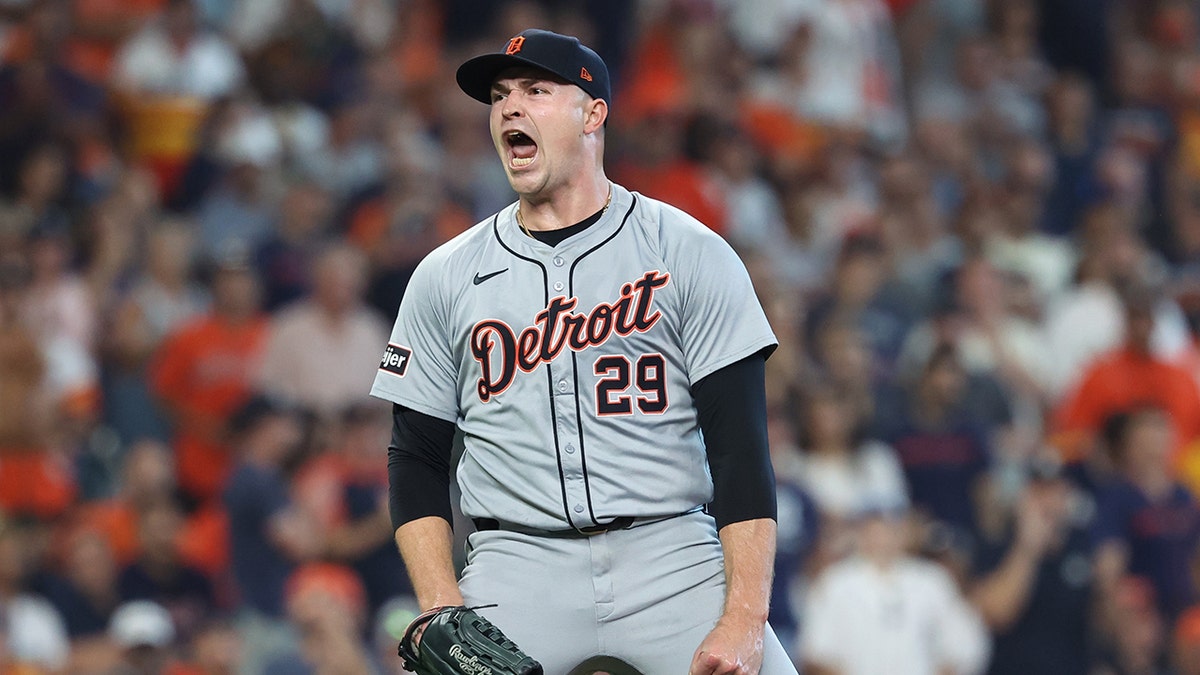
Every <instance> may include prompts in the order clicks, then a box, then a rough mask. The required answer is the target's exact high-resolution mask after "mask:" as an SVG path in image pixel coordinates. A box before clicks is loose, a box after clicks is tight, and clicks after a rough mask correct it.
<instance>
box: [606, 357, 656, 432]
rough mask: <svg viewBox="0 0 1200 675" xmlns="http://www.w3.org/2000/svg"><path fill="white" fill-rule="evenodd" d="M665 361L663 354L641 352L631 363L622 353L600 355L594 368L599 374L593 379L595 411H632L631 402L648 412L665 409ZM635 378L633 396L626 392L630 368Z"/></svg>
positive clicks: (629, 413) (621, 412)
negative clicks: (596, 378)
mask: <svg viewBox="0 0 1200 675" xmlns="http://www.w3.org/2000/svg"><path fill="white" fill-rule="evenodd" d="M665 365H666V362H665V360H664V359H663V357H662V354H643V355H642V356H640V357H638V360H637V365H636V366H633V365H632V364H631V363H630V362H629V359H628V358H626V357H625V356H621V355H615V356H601V357H600V358H598V359H596V364H595V366H594V368H593V370H594V372H595V374H596V375H599V376H601V377H600V381H599V382H597V383H596V412H597V414H598V415H600V416H603V417H607V416H609V415H632V414H633V402H634V399H635V398H636V399H637V407H638V410H640V411H642V413H644V414H647V415H659V414H662V412H663V411H665V410H666V409H667V379H666V375H665V373H664V372H663V369H664V367H665ZM631 370H632V371H634V372H633V373H632V375H633V376H634V377H635V378H636V382H634V383H633V384H636V386H637V390H638V392H640V393H639V394H638V395H637V396H636V397H635V396H631V395H629V394H627V393H625V392H626V391H628V389H629V385H630V384H631V382H630V376H631V372H630V371H631Z"/></svg>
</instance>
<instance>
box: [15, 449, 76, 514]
mask: <svg viewBox="0 0 1200 675" xmlns="http://www.w3.org/2000/svg"><path fill="white" fill-rule="evenodd" d="M75 493H76V485H75V474H74V472H73V471H72V470H71V467H70V465H69V464H68V462H67V460H66V459H65V458H63V457H60V456H58V455H57V454H55V453H52V452H48V451H45V450H35V451H30V452H13V453H6V454H4V455H3V456H0V510H3V511H4V512H5V513H9V514H14V513H19V514H25V515H32V516H36V517H38V518H43V519H49V518H53V517H55V516H58V515H61V514H63V513H64V512H65V511H66V510H67V508H69V507H70V506H71V504H72V503H74V501H75Z"/></svg>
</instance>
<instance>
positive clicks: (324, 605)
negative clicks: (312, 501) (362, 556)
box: [263, 563, 374, 675]
mask: <svg viewBox="0 0 1200 675" xmlns="http://www.w3.org/2000/svg"><path fill="white" fill-rule="evenodd" d="M287 611H288V616H289V617H290V618H291V620H292V622H294V623H295V625H296V627H297V629H298V630H299V632H300V635H301V638H300V648H299V650H298V651H297V652H295V653H293V654H288V655H285V656H281V657H278V658H276V659H275V660H273V661H271V662H270V663H268V664H267V667H266V668H265V669H264V670H263V674H264V675H309V674H311V675H325V674H333V673H371V672H374V668H373V666H372V664H371V659H370V654H369V652H368V650H367V648H366V646H365V645H364V644H363V642H362V640H361V638H360V636H361V635H362V634H363V630H364V627H365V625H366V618H367V616H368V615H367V614H366V593H365V591H364V589H363V587H362V583H361V582H360V581H359V580H358V578H357V577H356V576H355V575H354V573H353V572H351V571H350V570H348V569H346V568H344V567H339V566H337V565H333V564H329V563H312V564H309V565H305V566H303V567H300V568H299V569H297V570H296V571H295V572H294V573H293V574H292V576H291V578H290V579H288V591H287Z"/></svg>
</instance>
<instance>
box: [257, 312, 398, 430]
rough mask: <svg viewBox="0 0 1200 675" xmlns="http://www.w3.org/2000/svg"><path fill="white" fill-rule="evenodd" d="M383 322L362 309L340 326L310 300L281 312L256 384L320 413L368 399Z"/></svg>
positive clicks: (385, 334) (382, 342)
mask: <svg viewBox="0 0 1200 675" xmlns="http://www.w3.org/2000/svg"><path fill="white" fill-rule="evenodd" d="M387 341H388V330H387V324H386V323H384V321H383V319H382V318H381V317H379V316H378V315H377V314H375V313H374V312H373V311H371V310H369V309H366V308H360V309H358V310H354V311H352V312H351V314H350V316H348V317H346V319H344V320H343V321H342V323H341V324H339V325H336V326H335V325H333V323H332V322H331V320H330V319H329V318H328V317H327V316H326V315H325V313H324V312H322V311H321V310H320V309H319V308H317V306H316V305H315V304H313V303H311V302H307V301H301V302H298V303H296V304H294V305H292V306H290V307H287V308H284V309H283V310H282V311H280V313H279V314H278V315H276V316H275V318H274V319H272V321H271V329H270V335H269V337H268V339H267V348H266V353H265V356H264V359H263V365H262V370H261V371H260V374H259V383H260V386H261V387H262V388H263V390H264V391H265V392H267V393H269V394H273V395H276V396H279V397H281V398H283V399H284V400H287V401H290V402H292V403H294V404H299V405H302V406H304V407H306V408H310V409H313V410H315V411H317V412H320V413H328V414H333V413H338V412H341V411H342V410H343V409H344V408H346V407H347V406H349V405H353V404H357V403H363V402H366V401H369V400H370V399H369V398H368V397H367V390H368V389H369V388H370V386H371V380H372V379H374V377H375V371H376V369H377V368H378V367H379V350H380V345H386V344H387Z"/></svg>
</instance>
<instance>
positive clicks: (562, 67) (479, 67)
mask: <svg viewBox="0 0 1200 675" xmlns="http://www.w3.org/2000/svg"><path fill="white" fill-rule="evenodd" d="M513 66H532V67H534V68H539V69H541V70H545V71H547V72H549V73H552V74H554V75H557V76H558V77H561V78H562V79H564V80H566V81H567V82H570V83H571V84H574V85H575V86H577V87H579V88H580V89H582V90H584V91H586V92H587V93H588V95H589V96H591V97H592V98H600V99H604V102H605V103H609V104H611V103H612V94H611V93H610V91H609V83H608V66H605V65H604V60H603V59H601V58H600V55H599V54H597V53H596V52H594V51H592V49H591V48H590V47H587V46H586V45H584V44H583V43H582V42H580V41H579V38H575V37H571V36H569V35H559V34H558V33H552V32H550V31H548V30H540V29H537V28H530V29H528V30H524V31H521V33H520V34H519V35H515V36H513V37H511V38H509V40H508V42H506V43H504V46H503V47H502V48H501V49H500V51H498V52H494V53H491V54H483V55H480V56H476V57H475V58H473V59H470V60H468V61H467V62H466V63H464V64H462V65H461V66H459V67H458V73H457V74H456V75H455V79H457V80H458V86H459V87H461V88H462V90H463V91H464V92H466V93H467V95H468V96H470V97H471V98H473V99H475V100H477V101H482V102H484V103H487V104H489V105H490V104H491V103H492V82H494V81H495V79H496V76H497V75H499V74H500V72H501V71H503V70H504V69H505V68H511V67H513Z"/></svg>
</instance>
